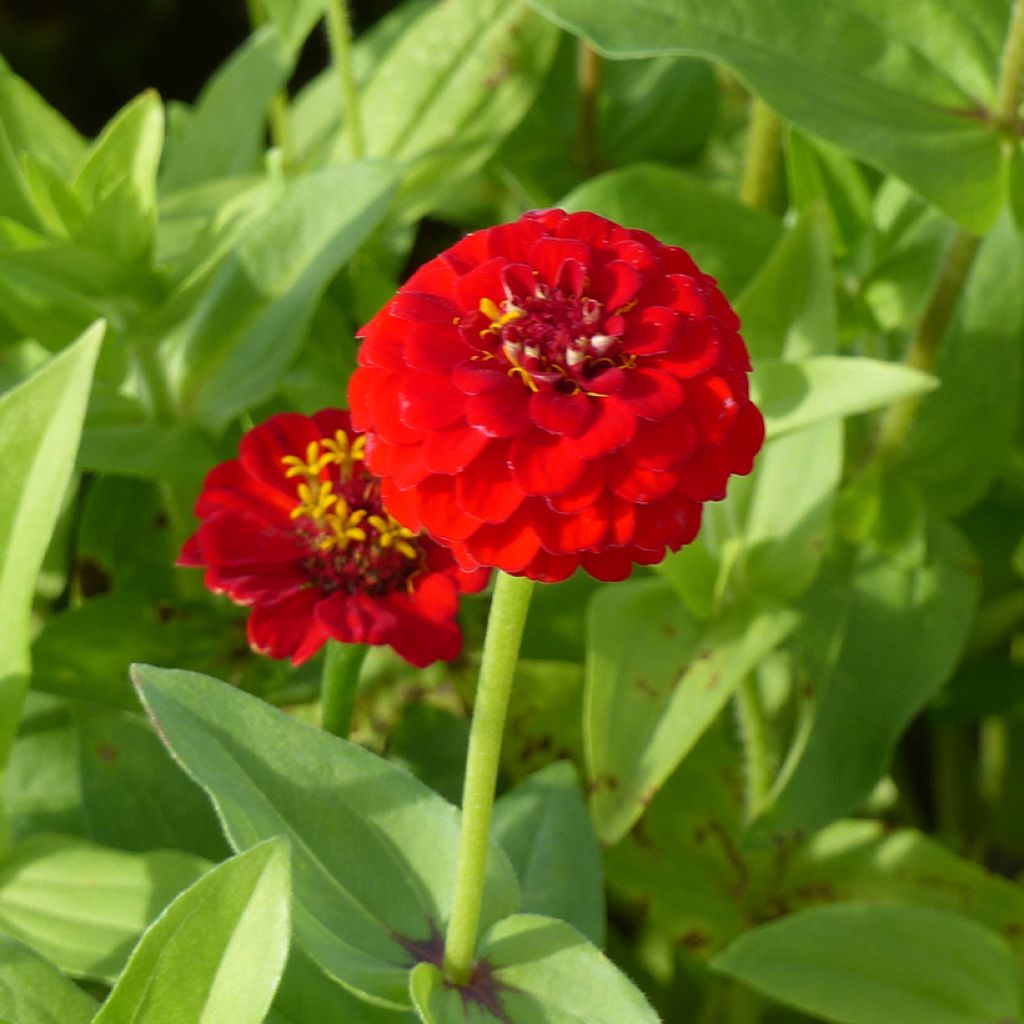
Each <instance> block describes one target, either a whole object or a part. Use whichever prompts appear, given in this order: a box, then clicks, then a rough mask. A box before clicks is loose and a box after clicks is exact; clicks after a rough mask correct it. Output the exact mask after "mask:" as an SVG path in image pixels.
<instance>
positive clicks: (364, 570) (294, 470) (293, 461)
mask: <svg viewBox="0 0 1024 1024" xmlns="http://www.w3.org/2000/svg"><path fill="white" fill-rule="evenodd" d="M363 449H364V439H363V437H362V435H360V434H356V433H355V432H354V431H353V430H352V426H351V423H350V420H349V415H348V413H347V412H342V411H341V410H339V409H326V410H324V411H323V412H318V413H316V415H314V416H313V417H312V418H310V417H308V416H300V415H298V414H297V413H283V414H281V415H279V416H273V417H271V419H269V420H267V421H266V423H262V424H260V425H259V426H258V427H254V428H253V429H252V430H250V431H249V432H248V433H247V434H246V435H245V436H244V437H243V438H242V443H241V450H240V457H239V458H237V459H231V460H229V461H227V462H222V463H221V464H220V465H218V466H215V467H214V468H213V469H212V470H211V471H210V473H209V475H208V476H207V478H206V483H205V485H204V486H203V492H202V494H201V495H200V496H199V500H198V502H197V503H196V515H197V516H199V518H200V519H202V523H201V525H200V526H199V529H198V530H196V532H195V534H193V536H192V537H191V538H190V539H189V540H188V542H187V543H186V544H185V547H184V550H183V551H182V553H181V557H180V559H179V561H178V564H179V565H189V566H201V567H204V568H205V569H206V577H205V578H206V585H207V586H208V587H209V588H210V589H211V590H214V591H217V592H224V593H226V594H228V595H229V596H230V597H231V598H232V599H233V600H235V601H236V602H238V603H239V604H245V605H252V615H251V616H250V617H249V642H250V644H251V645H252V646H253V648H254V649H255V650H257V651H259V652H260V653H262V654H269V655H270V656H271V657H273V658H285V657H290V658H291V659H292V661H293V662H294V663H295V664H296V665H298V664H299V663H300V662H302V661H305V660H306V659H307V658H308V657H309V656H310V655H312V654H314V653H315V652H316V651H317V650H319V648H320V647H321V646H322V645H323V644H324V642H325V641H326V640H327V638H328V637H334V639H336V640H342V641H344V642H345V643H367V644H390V645H391V646H392V647H394V649H395V650H396V651H397V652H398V653H399V654H400V655H401V656H402V657H403V658H405V659H406V661H409V662H411V663H412V664H413V665H418V666H423V665H429V664H430V663H431V662H433V661H437V660H438V659H449V658H454V657H455V656H456V655H457V654H458V653H459V650H460V648H461V646H462V635H461V633H460V632H459V627H458V625H457V624H456V622H455V613H456V611H457V609H458V594H459V592H460V591H461V592H463V593H466V592H469V591H473V590H479V589H480V588H481V587H482V586H483V585H484V584H485V583H486V580H487V573H486V572H464V571H462V570H461V569H460V568H459V567H458V566H457V565H456V564H455V562H454V560H453V559H452V556H451V553H450V552H449V551H448V550H447V549H445V548H443V547H440V546H439V545H437V544H435V543H434V542H433V541H431V540H429V539H427V538H425V537H420V536H417V535H416V534H415V533H414V532H413V531H412V530H409V529H406V528H405V527H404V526H400V525H399V524H398V523H397V522H396V521H395V520H394V519H393V518H392V517H391V516H390V515H389V514H388V512H387V510H386V509H385V507H384V504H383V503H382V502H381V496H380V486H379V482H378V480H377V479H376V478H375V477H373V476H371V475H370V473H369V472H367V470H366V468H365V462H364V459H363Z"/></svg>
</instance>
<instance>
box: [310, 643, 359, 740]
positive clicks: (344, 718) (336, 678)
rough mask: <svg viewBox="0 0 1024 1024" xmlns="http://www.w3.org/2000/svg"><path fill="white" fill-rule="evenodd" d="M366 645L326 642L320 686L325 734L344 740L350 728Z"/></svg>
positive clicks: (321, 713) (322, 722) (322, 721)
mask: <svg viewBox="0 0 1024 1024" xmlns="http://www.w3.org/2000/svg"><path fill="white" fill-rule="evenodd" d="M366 651H367V647H366V644H343V643H340V642H339V641H337V640H328V641H327V649H326V651H325V655H326V656H325V658H324V673H323V678H322V681H321V684H320V707H321V712H320V715H321V724H322V725H323V727H324V730H325V731H326V732H332V733H334V735H335V736H343V737H346V736H348V734H349V730H350V729H351V728H352V709H353V708H354V707H355V703H356V691H357V690H358V689H359V672H360V669H362V667H363V662H364V661H365V660H366Z"/></svg>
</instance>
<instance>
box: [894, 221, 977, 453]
mask: <svg viewBox="0 0 1024 1024" xmlns="http://www.w3.org/2000/svg"><path fill="white" fill-rule="evenodd" d="M980 242H981V239H979V238H978V237H977V236H976V235H969V234H967V232H966V231H957V233H956V234H955V235H954V236H953V240H952V242H950V244H949V248H948V249H947V250H946V257H945V259H944V260H943V263H942V269H941V270H940V272H939V277H938V280H937V281H936V283H935V289H934V291H933V292H932V296H931V299H930V300H929V302H928V306H927V308H926V309H925V311H924V316H922V317H921V322H920V324H919V325H918V328H917V331H916V332H915V334H914V337H913V340H912V341H911V343H910V349H909V351H908V352H907V359H906V362H907V365H908V366H913V367H916V368H917V369H919V370H925V371H927V372H929V373H931V372H933V371H934V370H935V366H936V364H937V362H938V356H939V349H940V348H941V346H942V339H943V338H944V337H945V336H946V332H947V331H948V330H949V325H950V322H951V321H952V319H953V312H954V310H955V309H956V304H957V302H958V301H959V299H960V295H961V293H962V292H963V290H964V285H965V284H966V283H967V275H968V274H969V273H970V269H971V264H972V263H973V262H974V257H975V254H976V253H977V251H978V245H979V244H980ZM920 405H921V396H920V395H913V396H911V397H910V398H904V399H902V400H901V401H899V402H896V403H895V404H893V405H892V406H890V408H889V411H888V412H887V413H886V415H885V417H884V418H883V420H882V426H881V429H880V431H879V435H878V450H879V452H880V454H882V455H883V456H890V455H893V454H895V453H896V452H897V451H899V449H900V448H901V447H902V446H903V444H904V442H905V441H906V439H907V436H908V434H909V433H910V429H911V427H912V426H913V424H914V417H915V416H916V415H917V410H918V408H919V407H920Z"/></svg>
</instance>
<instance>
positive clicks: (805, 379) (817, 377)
mask: <svg viewBox="0 0 1024 1024" xmlns="http://www.w3.org/2000/svg"><path fill="white" fill-rule="evenodd" d="M936 383H937V381H936V380H935V378H934V377H933V376H932V375H931V374H929V373H924V372H923V371H922V370H917V369H914V368H913V367H911V366H905V365H904V364H903V363H889V362H885V361H883V360H880V359H867V358H864V357H861V356H814V357H812V358H810V359H801V360H799V361H798V362H774V361H773V362H769V361H768V360H763V361H761V362H759V363H758V364H757V372H756V373H755V374H754V376H753V378H752V379H751V387H750V390H751V397H752V398H753V400H754V402H756V403H757V405H758V407H759V408H760V409H761V412H762V413H764V419H765V429H766V430H767V433H768V436H769V437H778V436H779V435H780V434H786V433H789V432H790V431H793V430H798V429H800V428H801V427H807V426H810V425H811V424H812V423H820V422H822V421H823V420H831V419H842V418H845V417H847V416H855V415H857V414H858V413H862V412H869V411H870V410H872V409H879V408H882V407H884V406H886V405H890V404H891V403H892V402H895V401H897V400H899V399H901V398H907V397H909V396H911V395H920V394H924V393H925V392H927V391H931V390H932V389H933V388H934V387H935V386H936Z"/></svg>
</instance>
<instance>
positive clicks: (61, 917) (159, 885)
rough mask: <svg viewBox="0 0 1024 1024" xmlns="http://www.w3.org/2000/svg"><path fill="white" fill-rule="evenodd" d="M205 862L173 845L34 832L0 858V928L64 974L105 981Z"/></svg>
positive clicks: (118, 970) (122, 962)
mask: <svg viewBox="0 0 1024 1024" xmlns="http://www.w3.org/2000/svg"><path fill="white" fill-rule="evenodd" d="M206 866H207V862H206V861H204V860H202V859H201V858H199V857H193V856H191V855H189V854H185V853H177V852H175V851H172V850H158V851H155V852H153V853H147V854H133V853H123V852H122V851H120V850H110V849H106V848H105V847H102V846H97V845H96V844H95V843H90V842H86V841H85V840H82V839H72V838H70V837H66V836H34V837H32V838H31V839H28V840H26V841H25V842H24V843H23V844H22V845H21V846H20V847H18V848H17V849H16V850H15V851H14V853H13V855H12V856H11V857H9V858H8V860H7V861H5V862H4V863H3V865H2V866H0V928H2V929H3V930H4V931H6V932H8V933H9V934H11V935H14V936H15V937H17V938H19V939H21V940H22V941H23V942H25V943H26V944H27V945H29V946H31V947H32V948H33V949H35V950H37V951H38V952H40V953H42V954H43V955H44V956H46V957H49V959H51V960H52V961H53V962H54V963H55V964H57V965H58V966H59V967H61V968H62V969H63V970H65V971H67V972H68V973H69V974H76V975H85V976H86V977H90V978H98V979H100V980H101V981H112V980H113V979H114V978H116V977H117V975H118V974H119V973H120V970H121V967H122V966H123V964H124V961H125V958H126V957H127V955H128V952H129V951H130V950H131V948H132V946H133V945H134V944H135V941H136V939H137V938H138V936H139V934H140V933H141V932H142V930H143V929H144V928H145V927H146V925H147V924H149V922H150V921H151V920H152V919H153V918H154V917H156V915H157V914H158V913H159V912H160V911H161V910H162V909H163V907H164V906H165V905H166V904H167V903H168V902H169V901H170V900H171V899H172V898H173V897H174V896H176V895H177V894H178V893H179V892H180V891H181V890H182V889H183V888H185V886H187V885H190V884H191V883H192V882H193V881H195V879H196V878H198V877H199V875H201V874H202V873H203V871H204V870H205V869H206Z"/></svg>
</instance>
